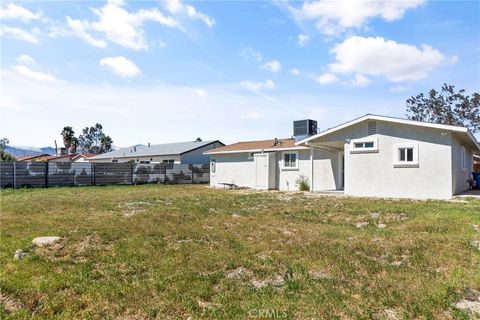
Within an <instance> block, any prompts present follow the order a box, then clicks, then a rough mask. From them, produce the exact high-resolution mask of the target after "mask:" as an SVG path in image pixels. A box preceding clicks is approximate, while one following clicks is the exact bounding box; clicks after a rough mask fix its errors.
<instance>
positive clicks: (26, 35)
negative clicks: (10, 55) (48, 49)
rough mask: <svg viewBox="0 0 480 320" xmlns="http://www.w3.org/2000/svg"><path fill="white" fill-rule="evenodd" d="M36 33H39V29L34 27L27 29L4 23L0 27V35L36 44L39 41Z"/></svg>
mask: <svg viewBox="0 0 480 320" xmlns="http://www.w3.org/2000/svg"><path fill="white" fill-rule="evenodd" d="M38 33H39V30H38V29H36V28H34V29H32V30H31V31H27V30H24V29H22V28H18V27H9V26H5V25H3V26H1V27H0V35H1V36H3V37H6V38H12V39H16V40H20V41H26V42H30V43H34V44H37V43H38V42H39V41H38Z"/></svg>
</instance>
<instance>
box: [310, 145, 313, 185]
mask: <svg viewBox="0 0 480 320" xmlns="http://www.w3.org/2000/svg"><path fill="white" fill-rule="evenodd" d="M310 192H313V147H312V146H310Z"/></svg>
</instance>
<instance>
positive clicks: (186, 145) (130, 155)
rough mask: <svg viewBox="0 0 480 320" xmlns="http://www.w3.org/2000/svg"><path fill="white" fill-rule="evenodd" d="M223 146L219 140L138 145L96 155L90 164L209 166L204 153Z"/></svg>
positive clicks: (207, 157)
mask: <svg viewBox="0 0 480 320" xmlns="http://www.w3.org/2000/svg"><path fill="white" fill-rule="evenodd" d="M222 146H224V144H223V143H222V142H220V141H218V140H211V141H188V142H175V143H165V144H154V145H150V144H148V145H146V146H145V145H137V146H133V147H128V148H122V149H118V150H114V151H111V152H107V153H103V154H99V155H96V156H94V157H91V158H89V162H93V163H99V162H129V161H133V162H136V163H170V164H173V163H176V164H208V163H209V156H207V155H204V152H206V151H209V150H212V149H215V148H219V147H222Z"/></svg>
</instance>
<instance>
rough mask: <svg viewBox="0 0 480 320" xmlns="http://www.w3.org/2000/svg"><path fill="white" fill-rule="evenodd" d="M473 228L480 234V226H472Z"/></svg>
mask: <svg viewBox="0 0 480 320" xmlns="http://www.w3.org/2000/svg"><path fill="white" fill-rule="evenodd" d="M472 228H473V230H475V231H477V232H480V225H478V224H472Z"/></svg>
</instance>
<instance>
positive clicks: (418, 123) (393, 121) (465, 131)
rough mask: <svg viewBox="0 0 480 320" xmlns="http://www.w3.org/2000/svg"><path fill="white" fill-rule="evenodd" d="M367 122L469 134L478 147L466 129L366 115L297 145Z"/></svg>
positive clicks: (476, 143) (301, 141)
mask: <svg viewBox="0 0 480 320" xmlns="http://www.w3.org/2000/svg"><path fill="white" fill-rule="evenodd" d="M366 120H376V121H386V122H392V123H400V124H405V125H416V126H421V127H425V128H434V129H442V130H447V131H453V132H460V133H467V134H469V136H470V138H471V139H472V138H473V139H472V141H473V142H474V143H475V145H476V146H477V147H478V142H477V141H476V139H475V137H473V135H472V134H471V132H470V131H469V130H468V129H467V128H465V127H457V126H451V125H445V124H437V123H428V122H420V121H414V120H408V119H400V118H393V117H385V116H379V115H373V114H366V115H364V116H362V117H360V118H357V119H354V120H351V121H349V122H345V123H343V124H341V125H338V126H336V127H333V128H330V129H327V130H325V131H323V132H320V133H317V134H315V135H313V136H310V137H308V138H305V139H303V140H300V141H298V142H296V143H295V145H298V146H299V145H303V144H305V143H306V142H309V141H312V140H314V139H318V138H320V137H323V136H326V135H328V134H331V133H333V132H337V131H340V130H343V129H345V128H348V127H350V126H353V125H355V124H357V123H360V122H362V121H366Z"/></svg>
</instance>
